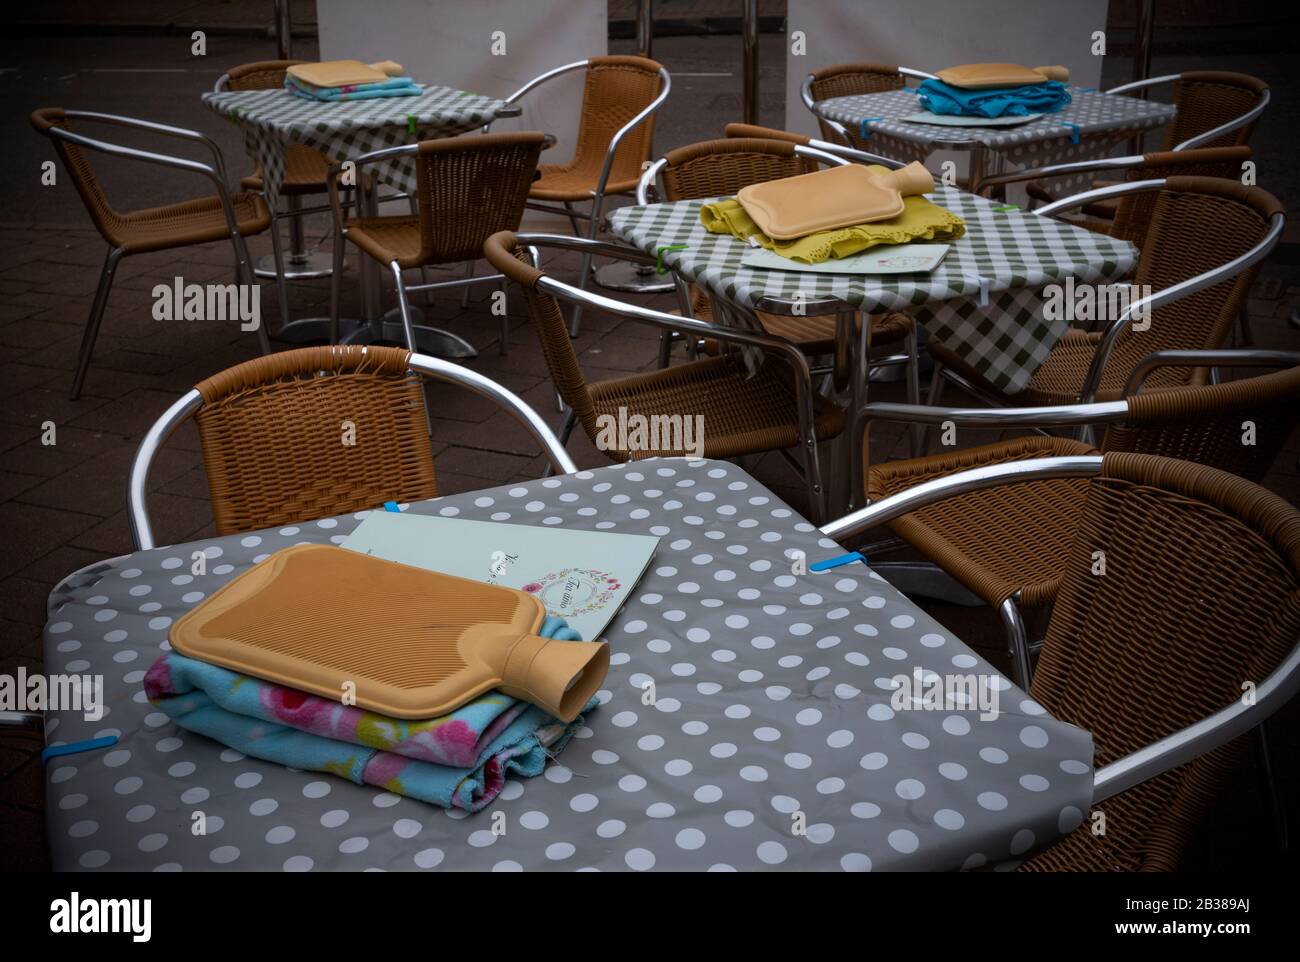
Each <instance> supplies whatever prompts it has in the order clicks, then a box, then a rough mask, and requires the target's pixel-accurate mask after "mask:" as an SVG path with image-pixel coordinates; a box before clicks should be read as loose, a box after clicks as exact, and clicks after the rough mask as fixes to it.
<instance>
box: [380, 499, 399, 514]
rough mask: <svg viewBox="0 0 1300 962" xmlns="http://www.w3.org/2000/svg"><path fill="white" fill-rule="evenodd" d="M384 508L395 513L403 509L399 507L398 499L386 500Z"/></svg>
mask: <svg viewBox="0 0 1300 962" xmlns="http://www.w3.org/2000/svg"><path fill="white" fill-rule="evenodd" d="M384 510H385V511H392V512H393V513H394V514H400V513H401V511H402V509H401V508H399V507H398V506H397V502H396V501H385V502H384Z"/></svg>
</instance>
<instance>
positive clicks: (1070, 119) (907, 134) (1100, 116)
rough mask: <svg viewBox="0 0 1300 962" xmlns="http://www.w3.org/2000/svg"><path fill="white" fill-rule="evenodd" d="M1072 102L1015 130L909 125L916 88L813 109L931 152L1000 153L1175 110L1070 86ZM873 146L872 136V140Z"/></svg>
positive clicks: (1137, 125)
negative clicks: (980, 147)
mask: <svg viewBox="0 0 1300 962" xmlns="http://www.w3.org/2000/svg"><path fill="white" fill-rule="evenodd" d="M1070 95H1071V98H1072V99H1071V102H1070V103H1069V104H1068V105H1066V106H1065V107H1064V108H1063V109H1061V110H1060V111H1058V112H1057V113H1053V114H1045V115H1044V116H1042V117H1040V118H1039V119H1037V120H1031V121H1029V122H1028V123H1024V124H1019V125H1017V126H1014V127H941V126H938V125H935V124H921V123H910V122H906V121H904V120H903V119H902V118H903V117H908V116H910V115H912V114H916V113H920V112H921V111H922V110H924V108H923V107H922V106H921V104H920V102H919V100H918V98H917V95H916V91H915V89H907V90H888V91H883V92H881V93H873V94H851V95H849V96H846V97H832V98H830V99H828V100H822V101H819V102H817V103H816V104H814V105H813V109H814V112H816V113H819V114H821V115H822V116H823V117H826V118H828V119H830V120H835V121H838V122H839V123H841V124H844V125H845V126H846V127H848V128H850V129H851V130H852V131H853V132H854V133H858V134H860V132H861V127H862V122H863V121H864V120H865V121H867V130H868V134H870V133H871V132H879V133H882V134H886V135H888V136H890V137H893V138H896V139H898V140H903V141H908V142H910V143H914V144H917V145H921V146H924V147H926V148H928V149H931V150H939V149H944V148H969V147H971V146H974V145H977V144H982V145H984V146H986V147H990V148H993V149H995V150H1004V149H1007V148H1011V147H1017V146H1023V145H1027V144H1033V143H1040V142H1043V141H1059V140H1067V141H1068V140H1075V139H1076V138H1077V139H1078V140H1081V141H1082V140H1086V139H1087V138H1088V136H1089V135H1090V134H1093V135H1095V134H1102V133H1113V132H1115V131H1129V130H1132V131H1135V132H1136V131H1142V130H1150V129H1152V128H1155V127H1161V126H1164V125H1165V124H1167V123H1168V122H1169V121H1170V120H1172V119H1173V117H1174V114H1175V113H1176V109H1175V108H1174V106H1173V105H1172V104H1162V103H1157V102H1155V101H1150V100H1142V99H1140V98H1138V97H1128V96H1125V95H1124V94H1107V93H1102V92H1100V91H1096V90H1088V89H1085V88H1082V87H1077V86H1071V87H1070ZM867 142H868V145H869V144H870V136H868V138H867Z"/></svg>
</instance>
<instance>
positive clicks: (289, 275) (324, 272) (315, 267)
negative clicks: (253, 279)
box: [253, 251, 334, 281]
mask: <svg viewBox="0 0 1300 962" xmlns="http://www.w3.org/2000/svg"><path fill="white" fill-rule="evenodd" d="M333 262H334V258H333V257H332V256H330V255H329V254H326V253H325V252H323V251H311V252H310V253H306V254H301V255H298V256H297V257H295V256H294V255H292V254H290V255H288V256H286V257H285V259H284V279H285V280H286V281H309V280H313V279H314V278H318V277H329V276H330V274H332V273H333ZM253 273H254V274H256V275H257V276H258V277H275V258H274V257H272V256H271V255H270V254H264V255H262V256H261V257H259V258H258V259H257V263H256V264H254V265H253Z"/></svg>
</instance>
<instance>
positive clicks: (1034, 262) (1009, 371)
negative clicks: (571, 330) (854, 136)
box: [610, 187, 1137, 394]
mask: <svg viewBox="0 0 1300 962" xmlns="http://www.w3.org/2000/svg"><path fill="white" fill-rule="evenodd" d="M927 196H928V197H929V198H930V199H931V200H933V201H934V202H935V203H937V204H939V205H940V206H941V207H945V208H947V209H948V210H950V211H952V212H953V213H955V214H957V215H959V216H960V217H961V218H962V219H963V220H965V222H966V236H964V237H963V238H961V240H958V241H954V242H953V243H952V245H951V249H950V250H949V251H948V254H947V256H946V257H945V258H944V260H943V262H942V263H941V264H940V265H939V266H938V267H937V268H935V270H934V271H932V272H931V273H929V274H895V275H873V276H865V275H845V274H814V273H809V272H800V271H774V270H763V269H758V268H750V267H743V266H741V263H740V259H741V257H742V255H743V254H744V253H745V251H746V250H747V247H746V246H745V244H743V243H742V242H740V241H738V240H736V239H735V238H734V237H732V236H730V235H728V234H710V233H709V232H708V231H706V230H705V229H704V227H703V226H702V225H701V224H700V208H701V207H702V206H703V205H704V204H706V203H708V201H704V200H695V201H679V202H677V203H669V204H648V205H645V206H640V207H624V208H622V209H621V210H618V211H616V212H615V213H614V214H613V215H612V216H611V217H610V224H611V230H612V231H613V233H614V234H615V235H616V236H618V237H619V238H621V239H623V240H624V241H627V242H628V243H630V244H633V245H635V246H636V247H639V248H641V249H642V250H646V251H650V252H652V253H653V252H655V251H657V250H658V249H659V248H660V247H663V246H667V245H677V244H684V245H685V249H684V250H676V251H664V253H663V259H664V263H665V264H667V265H669V266H671V267H672V268H674V269H675V270H677V271H678V272H679V273H681V274H682V276H684V277H686V278H687V279H689V280H691V281H694V282H695V283H697V284H703V285H705V286H706V287H708V288H709V289H710V290H712V291H713V292H714V293H715V294H718V295H720V296H722V297H726V298H728V299H730V300H731V301H733V302H735V303H737V304H740V305H741V306H743V307H747V308H750V309H751V310H753V309H760V310H764V311H770V312H773V313H785V314H791V313H794V311H793V309H792V307H793V305H796V304H802V305H805V306H808V305H813V304H816V303H817V302H819V301H822V302H825V301H835V302H839V303H842V304H845V305H849V306H852V307H855V308H859V309H861V310H864V311H867V312H868V313H873V314H875V313H882V312H885V311H891V310H907V311H910V312H911V313H912V315H913V316H914V317H915V318H916V319H917V321H918V322H919V323H921V324H922V325H923V326H924V327H925V329H926V330H927V331H928V332H929V333H930V334H933V335H935V336H937V337H938V338H939V339H940V340H942V341H943V342H944V344H946V345H947V346H948V347H950V348H951V349H952V350H954V351H955V352H957V353H959V354H960V355H962V357H964V358H965V359H966V360H967V362H968V363H970V364H971V365H973V366H974V367H975V368H976V369H977V370H979V371H980V372H981V373H982V374H983V375H984V376H985V377H986V378H988V380H989V381H990V382H991V383H992V384H994V385H995V386H996V387H997V388H999V389H1000V390H1002V391H1004V392H1006V393H1008V394H1015V393H1016V392H1018V391H1020V390H1023V389H1024V387H1025V385H1026V384H1027V383H1028V382H1029V378H1030V377H1031V376H1032V375H1033V373H1034V371H1035V370H1037V369H1038V366H1039V365H1040V364H1042V363H1043V361H1044V360H1046V359H1047V354H1048V352H1049V351H1050V350H1051V349H1052V347H1053V345H1055V344H1056V342H1057V341H1059V340H1060V339H1061V337H1062V335H1064V334H1065V332H1066V330H1067V329H1068V327H1069V324H1068V322H1067V321H1065V320H1063V319H1052V320H1048V319H1046V318H1044V316H1043V314H1044V311H1043V298H1044V291H1043V288H1044V287H1045V286H1046V285H1049V284H1053V283H1056V282H1059V281H1061V280H1063V279H1064V278H1066V277H1070V276H1073V277H1074V278H1075V280H1076V283H1091V284H1101V283H1106V282H1109V281H1114V280H1117V279H1118V278H1121V277H1123V276H1125V275H1126V274H1128V272H1129V271H1131V270H1132V269H1133V267H1134V265H1135V264H1136V263H1137V249H1136V248H1135V247H1134V246H1133V245H1132V244H1129V243H1127V242H1126V241H1120V240H1116V239H1114V238H1111V237H1107V236H1106V235H1105V234H1094V233H1092V232H1091V231H1087V230H1084V229H1082V228H1080V227H1074V226H1071V225H1069V224H1064V223H1061V222H1059V221H1055V220H1051V219H1049V218H1045V217H1038V216H1035V215H1034V214H1030V213H1028V212H1025V211H1021V210H1018V209H1017V210H1009V211H998V210H996V209H995V208H997V207H999V206H1005V205H1000V204H997V203H995V202H992V201H988V200H985V199H984V198H982V197H976V196H974V195H973V194H968V193H966V192H965V191H961V190H958V189H956V188H953V187H938V188H936V190H935V192H934V193H933V194H929V195H927Z"/></svg>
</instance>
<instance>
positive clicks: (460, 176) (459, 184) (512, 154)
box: [328, 131, 549, 358]
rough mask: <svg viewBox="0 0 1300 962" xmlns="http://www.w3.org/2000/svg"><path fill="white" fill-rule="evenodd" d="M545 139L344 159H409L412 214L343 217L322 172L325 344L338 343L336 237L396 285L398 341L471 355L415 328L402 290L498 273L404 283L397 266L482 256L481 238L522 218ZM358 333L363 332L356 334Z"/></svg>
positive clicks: (448, 339) (444, 335)
mask: <svg viewBox="0 0 1300 962" xmlns="http://www.w3.org/2000/svg"><path fill="white" fill-rule="evenodd" d="M548 141H549V137H548V136H547V135H546V134H542V133H537V132H535V131H534V132H521V133H509V134H482V135H479V134H473V135H468V136H464V137H452V138H447V139H443V140H426V141H424V142H422V143H419V144H411V145H410V146H407V147H397V148H387V149H384V150H379V151H374V152H372V153H368V154H362V155H361V156H359V157H354V158H352V163H353V164H355V166H356V168H357V169H360V168H361V167H363V166H365V165H366V164H369V163H373V162H375V161H378V160H382V159H385V158H391V157H393V156H395V155H397V154H402V153H407V154H411V155H414V156H416V158H417V160H416V203H417V210H416V213H415V214H403V215H395V216H384V217H358V218H352V219H350V220H348V221H346V222H345V221H344V220H343V215H342V212H341V211H340V209H339V205H338V177H337V175H338V173H339V172H340V171H341V170H342V165H338V166H336V167H332V168H331V169H330V177H329V181H328V183H329V190H330V203H331V205H332V206H333V207H334V223H335V229H336V231H337V238H338V239H337V240H336V243H335V245H334V272H333V274H332V275H331V279H330V343H334V342H336V341H337V340H338V322H339V288H340V281H341V276H342V274H343V254H344V246H345V245H344V244H343V243H342V242H343V241H344V240H347V241H351V242H352V243H353V244H355V245H356V246H357V248H358V249H359V250H360V251H361V252H362V253H363V254H365V255H367V256H369V257H372V258H374V259H375V260H377V261H378V262H379V263H381V264H383V265H384V266H385V267H387V268H388V269H389V270H390V271H391V272H392V275H393V280H394V281H395V283H396V285H397V303H398V306H399V308H400V310H401V315H402V327H403V329H404V331H405V333H406V346H407V347H408V348H410V349H411V350H416V349H417V348H419V347H423V348H424V349H426V350H428V351H429V352H430V353H436V354H437V355H438V356H440V357H457V358H462V357H474V356H475V354H476V353H477V352H476V351H475V350H474V348H473V346H472V345H471V344H469V342H468V341H465V340H464V339H463V338H460V337H457V336H456V335H455V334H451V333H449V332H447V331H439V330H437V329H435V328H431V327H426V326H424V325H418V326H417V325H416V324H415V323H414V321H413V320H412V317H411V308H410V303H409V301H408V299H407V294H408V293H409V292H413V291H432V290H443V289H447V288H452V287H467V286H468V285H471V284H482V283H489V282H490V283H497V282H501V281H502V280H503V278H502V276H501V275H500V274H488V275H483V276H479V277H466V278H464V279H461V280H452V281H439V282H437V283H434V284H427V283H426V284H415V285H408V284H406V283H405V282H404V281H403V280H402V271H404V270H410V269H412V268H424V267H430V266H433V265H436V264H454V263H459V262H462V261H464V262H469V263H471V264H472V263H473V262H474V261H475V260H477V259H478V258H479V257H481V256H482V251H483V242H484V241H486V240H487V239H488V237H490V236H491V235H492V234H495V233H496V232H497V231H501V230H513V229H515V228H516V227H518V226H519V221H520V218H522V217H523V213H524V204H525V203H526V202H527V199H528V188H529V184H530V182H531V181H532V177H533V171H534V170H535V169H536V167H537V158H538V156H539V154H540V153H541V151H542V147H543V145H544V144H546V143H547V142H548ZM509 332H510V328H509V318H508V317H507V316H506V314H505V313H504V312H502V314H501V341H500V351H501V353H502V354H504V353H505V352H506V340H507V338H508V337H509ZM359 333H364V329H363V331H362V332H359ZM421 342H422V343H421Z"/></svg>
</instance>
